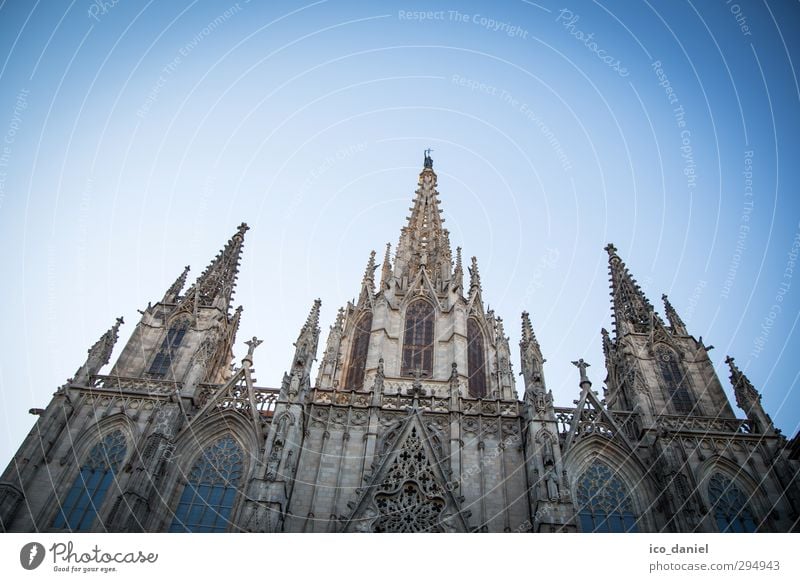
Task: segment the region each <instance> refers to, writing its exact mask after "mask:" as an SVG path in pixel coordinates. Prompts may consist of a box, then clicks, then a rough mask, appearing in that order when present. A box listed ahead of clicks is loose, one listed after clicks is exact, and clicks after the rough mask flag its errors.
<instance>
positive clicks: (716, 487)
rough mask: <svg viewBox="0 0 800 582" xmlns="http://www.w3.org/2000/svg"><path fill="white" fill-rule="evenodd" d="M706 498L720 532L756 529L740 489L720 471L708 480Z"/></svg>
mask: <svg viewBox="0 0 800 582" xmlns="http://www.w3.org/2000/svg"><path fill="white" fill-rule="evenodd" d="M708 500H709V501H710V502H711V506H712V508H713V509H712V511H713V513H714V519H715V520H716V521H717V527H718V528H719V531H721V532H749V533H752V532H754V531H756V520H755V518H754V516H753V512H752V511H750V507H749V506H748V505H747V498H746V497H745V496H744V494H743V493H742V491H741V490H740V489H739V488H738V487H737V486H736V483H734V482H733V481H731V480H730V479H729V478H728V477H726V476H725V475H723V474H722V473H714V474H713V475H712V476H711V479H709V480H708Z"/></svg>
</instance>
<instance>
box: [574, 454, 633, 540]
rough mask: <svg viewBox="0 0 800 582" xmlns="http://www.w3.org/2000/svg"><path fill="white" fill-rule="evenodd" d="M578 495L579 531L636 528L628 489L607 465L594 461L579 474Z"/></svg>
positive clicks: (626, 530)
mask: <svg viewBox="0 0 800 582" xmlns="http://www.w3.org/2000/svg"><path fill="white" fill-rule="evenodd" d="M577 495H578V508H579V512H578V517H579V520H580V524H581V531H583V532H629V531H630V532H635V531H636V515H635V514H634V513H633V505H632V503H631V500H630V495H629V494H628V488H627V487H626V486H625V484H624V483H623V482H622V480H620V479H619V477H617V476H616V475H615V474H614V473H612V472H611V469H609V468H608V465H606V464H604V463H601V462H599V461H594V462H593V463H592V464H591V465H590V466H589V468H588V469H586V471H585V472H584V473H583V475H581V478H580V480H579V481H578V490H577Z"/></svg>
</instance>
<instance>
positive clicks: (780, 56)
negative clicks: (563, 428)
mask: <svg viewBox="0 0 800 582" xmlns="http://www.w3.org/2000/svg"><path fill="white" fill-rule="evenodd" d="M799 15H800V8H799V5H798V3H797V2H772V3H770V4H769V5H768V4H766V3H758V2H743V1H737V2H731V1H725V0H719V1H713V2H697V1H695V2H690V1H687V2H682V1H672V0H670V1H647V2H642V3H632V2H607V1H598V2H570V3H554V2H552V1H551V0H540V1H538V2H535V3H534V2H528V1H516V0H515V1H510V0H509V1H505V2H491V3H490V2H485V3H472V4H470V3H468V2H449V3H448V2H437V1H430V0H429V1H427V2H412V1H408V2H406V1H404V2H392V3H390V2H380V3H377V2H369V3H368V2H346V1H336V0H328V1H325V0H322V1H319V2H307V1H304V2H269V3H261V2H246V1H244V0H240V1H239V2H233V3H227V2H207V1H199V0H198V1H191V2H190V1H171V2H148V3H145V2H132V1H127V0H107V1H104V2H101V1H99V0H97V1H89V0H75V1H73V2H71V3H67V2H63V3H44V2H26V1H17V2H10V1H6V2H2V3H1V4H0V248H1V249H2V258H0V293H1V294H0V297H2V301H1V302H0V320H1V321H2V322H3V328H2V336H0V409H2V415H0V422H2V424H3V428H2V430H1V432H0V434H1V435H2V437H0V464H2V465H3V466H5V463H6V461H7V460H8V459H9V458H10V457H11V455H12V454H13V452H14V451H16V449H17V447H18V445H19V444H20V442H21V440H22V438H23V437H24V435H25V434H26V432H27V431H28V430H29V429H30V427H31V426H32V424H33V422H34V420H35V419H34V417H32V416H30V415H28V413H27V411H28V409H29V408H32V407H44V406H45V405H46V404H47V402H48V401H49V399H50V396H51V394H52V393H53V391H54V390H55V389H56V388H57V387H58V386H59V385H60V384H62V383H63V382H64V381H65V380H66V378H68V377H70V376H72V374H73V373H74V372H75V370H76V369H77V368H78V366H79V365H80V364H81V363H82V362H83V360H84V358H85V355H86V350H87V349H88V347H89V346H90V345H91V344H92V343H93V342H94V341H95V340H96V339H97V338H98V337H99V336H100V335H101V334H102V333H103V332H104V331H105V330H106V329H108V327H110V325H111V324H112V323H113V322H114V318H115V317H117V316H119V315H123V316H124V317H125V321H126V324H125V326H123V330H122V334H121V338H120V344H118V346H117V349H116V351H115V356H116V354H118V353H119V350H120V348H121V346H122V344H123V343H124V342H125V341H126V340H127V339H128V336H129V335H130V332H131V331H132V329H133V327H134V325H135V323H136V321H138V317H139V314H138V313H137V309H141V308H144V307H145V306H146V305H147V303H148V301H153V302H155V301H157V300H158V299H159V298H160V297H161V296H162V295H163V293H164V291H165V290H166V288H167V287H168V285H169V284H170V283H171V282H172V281H173V280H174V279H175V277H176V276H177V275H178V274H179V273H180V271H181V269H182V267H183V266H184V265H185V264H191V265H192V268H193V270H192V275H194V276H196V275H197V274H198V273H199V272H200V271H201V270H202V269H203V267H204V266H205V265H206V264H207V263H208V262H209V260H210V259H211V257H213V255H214V254H215V253H216V252H217V251H218V250H219V248H221V247H222V245H223V244H224V242H225V241H226V240H227V238H228V237H229V236H230V235H231V234H232V233H233V232H234V231H235V228H236V226H237V225H238V224H239V223H240V222H242V221H246V222H248V223H249V224H250V226H251V230H250V231H249V232H248V233H247V236H246V243H245V252H244V253H245V254H244V259H243V261H242V269H241V273H240V277H239V285H238V289H237V294H236V297H235V299H236V301H237V303H241V304H242V305H244V314H243V323H242V327H241V331H240V335H239V341H238V345H237V348H236V354H237V360H238V359H239V358H241V357H242V355H244V353H246V349H245V347H244V346H243V345H242V342H243V341H244V340H246V339H247V338H249V337H251V336H253V335H258V336H259V337H260V338H263V339H264V344H263V345H262V346H261V347H260V348H259V349H258V351H257V352H256V360H255V365H256V368H257V372H258V374H257V378H258V383H259V385H262V386H277V385H278V384H279V382H280V379H281V376H282V373H283V371H284V370H285V369H286V368H287V367H288V366H289V364H290V359H291V354H292V350H293V348H292V342H293V341H294V339H295V338H296V335H297V333H298V330H299V328H300V326H301V325H302V323H303V321H304V319H305V317H306V314H307V312H308V309H309V307H310V306H311V303H312V301H313V300H314V299H315V298H316V297H320V298H321V299H322V302H323V314H322V326H323V338H322V340H321V343H323V344H324V339H325V335H327V330H328V326H329V325H330V324H331V323H332V321H333V318H334V316H335V314H336V310H337V308H338V307H339V306H341V305H343V304H344V303H345V302H346V301H347V299H349V298H351V297H354V296H356V295H357V294H358V290H359V283H360V279H361V275H362V273H363V269H364V266H365V264H366V261H367V258H368V255H369V252H370V250H372V249H375V250H377V251H378V256H379V257H382V250H383V248H384V245H385V243H386V242H391V243H392V244H393V245H394V244H395V243H396V242H397V238H398V236H399V232H400V228H401V227H402V226H403V224H404V223H405V217H406V215H407V211H408V207H409V205H410V202H411V199H412V196H413V191H414V188H415V186H416V179H417V175H418V173H419V171H420V170H421V167H422V158H423V154H422V152H423V150H424V149H425V148H427V147H431V148H433V150H434V152H433V158H434V160H435V162H434V168H435V169H436V171H437V173H438V175H439V190H440V193H441V200H442V208H443V210H444V216H445V218H446V224H445V226H446V227H448V228H449V230H450V232H451V240H452V243H453V246H454V247H455V246H457V245H460V246H462V247H463V249H464V254H465V257H470V256H472V255H477V257H478V260H479V265H480V269H481V276H482V282H483V288H484V298H485V300H486V301H487V302H488V303H489V304H490V305H491V307H492V308H493V309H494V310H495V311H496V313H497V314H498V315H500V316H501V317H503V318H504V319H505V322H506V326H505V327H506V331H507V332H508V333H509V335H510V336H511V342H512V348H513V350H514V360H515V361H514V364H515V370H516V371H519V362H518V351H517V349H516V346H517V344H518V342H519V335H520V326H519V317H520V312H521V311H523V310H528V311H530V312H531V318H532V321H533V324H534V328H535V330H536V333H537V336H538V338H539V341H540V343H541V345H542V351H543V352H544V355H545V357H546V358H547V364H546V365H545V376H546V379H547V382H548V386H549V387H550V388H551V389H552V390H553V392H554V394H555V398H556V404H557V405H562V406H566V405H570V404H571V402H572V400H573V399H574V398H576V396H577V393H578V386H577V383H578V374H577V370H576V369H575V368H574V367H573V366H572V365H571V364H570V361H572V360H575V359H577V358H579V357H583V358H585V359H586V360H587V361H589V362H590V363H591V364H593V365H592V367H591V368H589V374H590V377H591V379H592V380H593V381H594V384H595V388H596V389H599V388H600V387H601V385H602V381H603V379H604V377H605V371H604V370H603V365H602V364H603V360H602V352H601V347H600V328H601V327H603V326H605V327H610V323H611V313H610V309H609V297H608V275H607V255H606V253H605V252H604V251H603V247H604V246H605V245H606V243H608V242H612V241H613V242H614V243H615V244H616V245H617V247H618V249H619V253H620V255H621V256H622V257H623V259H624V260H625V261H626V263H627V264H628V266H629V268H630V269H631V271H632V272H633V274H634V275H635V276H636V277H637V279H638V281H639V283H640V284H641V285H642V286H643V288H644V289H645V291H646V293H647V295H648V296H649V298H650V300H651V302H653V303H654V304H655V305H657V308H658V309H659V310H661V304H660V296H661V294H662V293H663V292H666V293H668V294H669V296H670V299H671V301H672V303H673V305H674V306H675V307H676V309H677V310H678V312H679V313H680V314H681V315H682V317H683V319H684V320H685V321H686V323H687V325H688V327H689V331H690V332H691V333H693V334H694V335H695V336H701V335H702V336H703V339H704V341H705V342H706V343H707V344H713V345H714V346H716V347H715V349H714V350H713V351H712V352H711V356H712V359H713V361H714V364H715V365H716V367H717V370H718V372H719V374H720V376H721V380H722V381H723V385H724V386H725V387H726V389H727V388H728V387H729V383H728V371H727V366H726V365H725V364H724V358H725V356H726V355H727V354H730V355H733V356H735V357H736V361H737V363H738V364H739V365H740V367H741V368H742V369H743V370H744V371H745V372H746V374H747V375H748V376H749V378H750V379H751V380H752V382H753V384H754V385H755V386H756V387H757V388H758V389H759V390H761V391H762V392H763V404H764V406H765V408H766V410H767V412H768V413H769V414H771V415H772V417H773V419H774V420H775V422H776V423H777V425H778V426H779V427H781V428H782V429H783V431H784V433H786V434H787V435H789V436H792V435H794V434H795V433H796V432H797V430H798V423H799V422H800V387H799V386H798V369H799V368H800V366H798V354H800V333H798V330H797V323H798V317H799V316H800V267H798V266H797V264H796V263H795V262H794V261H795V259H796V258H797V256H796V255H797V251H798V249H800V224H799V223H800V198H798V185H799V184H798V181H799V174H798V171H799V170H798V159H799V157H798V138H797V136H798V135H800V119H798V112H799V111H800V102H799V99H800V90H799V89H798V79H797V72H796V68H795V66H796V64H797V63H798V62H800V50H799V47H800V35H798V34H797V29H798V24H799V23H800V19H799V18H798V16H799ZM661 312H662V314H663V310H662V311H661ZM320 355H321V350H320ZM517 387H518V389H521V388H522V385H521V382H518V385H517ZM728 391H729V394H731V392H730V390H728ZM731 397H732V394H731Z"/></svg>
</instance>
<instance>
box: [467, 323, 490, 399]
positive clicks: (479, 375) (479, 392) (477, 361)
mask: <svg viewBox="0 0 800 582" xmlns="http://www.w3.org/2000/svg"><path fill="white" fill-rule="evenodd" d="M467 368H468V369H469V395H470V396H472V397H473V398H484V397H485V396H486V360H485V355H484V351H483V334H482V333H481V328H480V326H478V322H477V321H475V320H474V319H472V318H470V319H468V320H467Z"/></svg>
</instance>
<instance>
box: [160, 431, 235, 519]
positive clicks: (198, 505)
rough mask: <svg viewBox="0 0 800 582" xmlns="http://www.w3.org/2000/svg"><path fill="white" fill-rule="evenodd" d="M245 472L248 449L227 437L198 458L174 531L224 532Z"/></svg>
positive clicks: (183, 497) (180, 503)
mask: <svg viewBox="0 0 800 582" xmlns="http://www.w3.org/2000/svg"><path fill="white" fill-rule="evenodd" d="M243 474H244V452H243V451H242V448H241V447H240V446H239V444H238V443H237V442H236V441H235V440H234V439H233V437H230V436H226V437H223V438H221V439H219V440H218V441H217V442H215V443H214V444H212V445H210V446H208V447H206V449H205V450H204V451H203V452H202V453H201V455H200V457H199V458H198V459H197V461H195V464H194V466H193V467H192V470H191V471H190V472H189V475H188V477H187V481H188V482H187V483H186V486H185V487H184V488H183V493H182V494H181V498H180V500H179V501H178V507H177V508H176V509H175V516H174V518H173V520H172V525H170V528H169V531H171V532H187V531H188V532H224V531H227V529H228V524H229V523H230V518H231V512H232V511H233V505H234V502H235V501H236V494H237V492H238V491H239V486H240V485H241V481H242V476H243Z"/></svg>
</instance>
